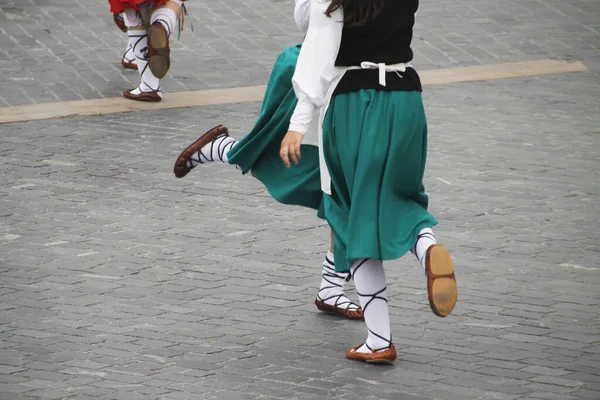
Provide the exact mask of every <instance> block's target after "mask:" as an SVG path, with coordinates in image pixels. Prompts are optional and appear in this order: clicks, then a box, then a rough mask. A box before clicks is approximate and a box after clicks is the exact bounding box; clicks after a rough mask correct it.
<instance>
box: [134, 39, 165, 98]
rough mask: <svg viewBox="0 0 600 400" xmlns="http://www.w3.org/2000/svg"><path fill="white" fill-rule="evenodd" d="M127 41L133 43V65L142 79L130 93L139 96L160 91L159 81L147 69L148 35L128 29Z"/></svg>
mask: <svg viewBox="0 0 600 400" xmlns="http://www.w3.org/2000/svg"><path fill="white" fill-rule="evenodd" d="M127 35H128V36H129V40H132V41H133V54H135V63H136V64H137V67H138V72H139V73H140V76H141V78H142V81H141V83H140V85H139V86H138V87H137V88H135V89H133V90H132V91H131V93H133V94H140V93H141V92H152V91H154V90H159V89H160V79H158V78H157V77H155V76H154V75H152V71H150V68H148V35H147V33H146V31H145V30H140V29H130V30H128V31H127Z"/></svg>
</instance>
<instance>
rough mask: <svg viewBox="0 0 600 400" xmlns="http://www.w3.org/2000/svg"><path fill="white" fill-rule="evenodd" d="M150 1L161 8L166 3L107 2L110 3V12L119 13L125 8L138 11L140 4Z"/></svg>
mask: <svg viewBox="0 0 600 400" xmlns="http://www.w3.org/2000/svg"><path fill="white" fill-rule="evenodd" d="M149 1H151V2H152V3H153V4H155V5H156V6H161V5H163V4H165V3H166V2H167V0H108V2H109V3H110V12H112V13H120V12H123V11H124V10H125V9H126V8H133V9H134V10H139V9H140V4H141V3H145V2H149Z"/></svg>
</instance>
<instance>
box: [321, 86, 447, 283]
mask: <svg viewBox="0 0 600 400" xmlns="http://www.w3.org/2000/svg"><path fill="white" fill-rule="evenodd" d="M323 149H324V154H325V161H326V163H327V168H328V170H329V173H330V175H331V196H329V195H324V211H325V217H326V219H327V221H328V223H329V225H330V227H331V229H332V230H333V233H334V257H335V269H336V271H338V272H343V271H347V270H348V269H349V268H350V265H351V264H352V262H354V261H355V260H357V259H361V258H377V259H381V260H393V259H397V258H400V257H402V256H403V255H404V254H406V252H408V251H409V250H410V248H411V247H412V246H413V245H414V243H415V241H416V239H417V236H418V234H419V231H420V230H421V229H423V228H426V227H431V226H434V225H436V224H437V221H436V219H435V218H434V217H433V216H432V215H431V214H430V213H429V212H428V211H427V206H428V197H427V194H426V193H425V188H424V186H423V173H424V170H425V160H426V155H427V122H426V118H425V110H424V107H423V101H422V97H421V93H420V92H406V91H378V90H372V89H369V90H360V91H357V92H352V93H345V94H340V95H337V96H335V97H333V98H332V99H331V103H330V105H329V108H328V110H327V114H326V116H325V120H324V122H323Z"/></svg>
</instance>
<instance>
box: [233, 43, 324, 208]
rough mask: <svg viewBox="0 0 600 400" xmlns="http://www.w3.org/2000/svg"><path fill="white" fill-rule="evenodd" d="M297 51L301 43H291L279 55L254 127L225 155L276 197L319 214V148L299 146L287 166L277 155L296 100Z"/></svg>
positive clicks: (320, 197)
mask: <svg viewBox="0 0 600 400" xmlns="http://www.w3.org/2000/svg"><path fill="white" fill-rule="evenodd" d="M299 53H300V46H292V47H288V48H286V49H285V50H283V52H282V53H281V54H280V55H279V57H278V58H277V61H276V62H275V65H274V66H273V70H272V72H271V76H270V78H269V83H268V84H267V89H266V92H265V97H264V99H263V104H262V108H261V111H260V115H259V117H258V120H257V121H256V124H255V125H254V128H252V130H251V131H250V133H248V134H247V135H246V136H244V137H243V138H242V139H241V140H240V141H239V142H238V144H236V145H235V146H234V147H233V149H231V151H229V152H228V153H227V157H228V159H229V163H230V164H235V165H238V166H239V167H240V168H241V169H242V172H243V173H244V174H245V173H247V172H248V171H251V173H252V175H253V176H255V177H256V178H257V179H258V180H260V181H261V182H262V183H263V184H264V185H265V187H266V188H267V190H268V191H269V194H270V195H271V196H272V197H273V198H274V199H275V200H277V201H279V202H281V203H283V204H292V205H299V206H303V207H309V208H313V209H316V210H320V212H319V214H318V215H319V216H321V217H322V212H323V210H322V200H323V193H322V191H321V180H320V175H319V150H318V148H317V147H315V146H309V145H303V146H301V149H300V151H301V154H302V158H301V160H300V162H299V163H298V165H292V166H291V167H290V168H286V167H285V165H284V164H283V162H282V161H281V158H279V149H280V147H281V141H282V140H283V137H284V136H285V134H286V133H287V130H288V127H289V124H290V119H291V118H292V114H293V112H294V108H295V107H296V103H297V102H298V100H297V98H296V95H295V94H294V88H293V87H292V77H293V75H294V70H295V69H296V61H297V60H298V54H299Z"/></svg>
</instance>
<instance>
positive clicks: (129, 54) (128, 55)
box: [123, 30, 143, 62]
mask: <svg viewBox="0 0 600 400" xmlns="http://www.w3.org/2000/svg"><path fill="white" fill-rule="evenodd" d="M129 32H136V31H132V30H128V31H127V36H129V39H128V40H127V49H126V50H125V53H123V59H124V60H125V61H126V62H133V61H135V52H134V51H133V48H134V46H135V43H136V42H137V41H138V40H139V39H138V36H137V34H136V35H134V34H131V35H130V34H129ZM139 32H143V31H139Z"/></svg>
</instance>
